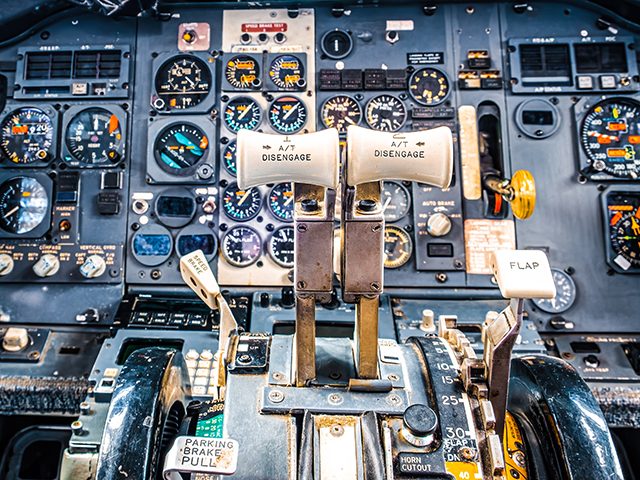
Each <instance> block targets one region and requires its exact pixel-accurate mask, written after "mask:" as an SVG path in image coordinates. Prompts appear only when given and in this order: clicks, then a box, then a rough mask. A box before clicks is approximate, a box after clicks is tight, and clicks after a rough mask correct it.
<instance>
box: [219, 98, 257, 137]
mask: <svg viewBox="0 0 640 480" xmlns="http://www.w3.org/2000/svg"><path fill="white" fill-rule="evenodd" d="M261 120H262V112H261V111H260V107H259V106H258V104H257V102H256V101H255V100H253V99H251V98H249V97H238V98H234V99H233V100H231V101H230V102H229V103H227V106H226V108H225V109H224V123H225V124H226V125H227V128H228V129H229V130H231V131H232V132H239V131H240V130H243V129H244V130H255V129H256V128H258V127H259V126H260V121H261Z"/></svg>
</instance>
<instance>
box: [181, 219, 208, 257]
mask: <svg viewBox="0 0 640 480" xmlns="http://www.w3.org/2000/svg"><path fill="white" fill-rule="evenodd" d="M196 250H202V253H204V256H205V257H206V258H207V260H209V261H211V260H212V259H213V257H215V255H216V253H217V251H218V237H216V235H215V234H214V233H213V232H212V231H211V230H210V229H209V228H207V227H205V226H203V225H190V226H188V227H185V228H183V229H182V230H180V232H179V233H178V235H177V236H176V252H177V253H178V255H180V256H181V257H183V256H185V255H187V254H189V253H191V252H195V251H196Z"/></svg>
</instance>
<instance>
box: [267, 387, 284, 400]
mask: <svg viewBox="0 0 640 480" xmlns="http://www.w3.org/2000/svg"><path fill="white" fill-rule="evenodd" d="M269 400H270V401H271V403H281V402H282V401H283V400H284V393H282V392H281V391H280V390H271V391H270V392H269Z"/></svg>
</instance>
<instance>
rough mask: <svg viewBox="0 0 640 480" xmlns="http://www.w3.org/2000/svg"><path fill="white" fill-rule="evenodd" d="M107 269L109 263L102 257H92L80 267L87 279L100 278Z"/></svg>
mask: <svg viewBox="0 0 640 480" xmlns="http://www.w3.org/2000/svg"><path fill="white" fill-rule="evenodd" d="M106 269H107V263H106V262H105V261H104V258H102V257H101V256H100V255H90V256H89V257H87V259H86V260H85V261H84V263H83V264H82V266H81V267H80V273H81V274H82V276H83V277H85V278H98V277H99V276H100V275H102V274H103V273H104V272H105V270H106Z"/></svg>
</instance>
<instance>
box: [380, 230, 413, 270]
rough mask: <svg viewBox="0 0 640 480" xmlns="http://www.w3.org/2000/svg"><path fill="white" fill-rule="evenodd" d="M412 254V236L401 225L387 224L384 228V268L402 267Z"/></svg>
mask: <svg viewBox="0 0 640 480" xmlns="http://www.w3.org/2000/svg"><path fill="white" fill-rule="evenodd" d="M412 254H413V241H412V240H411V236H410V235H409V234H408V233H407V232H405V231H404V230H403V229H402V228H400V227H396V226H394V225H387V226H386V227H385V229H384V268H400V267H402V266H403V265H405V264H406V263H407V262H408V261H409V259H410V258H411V255H412Z"/></svg>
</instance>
